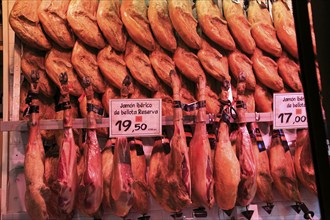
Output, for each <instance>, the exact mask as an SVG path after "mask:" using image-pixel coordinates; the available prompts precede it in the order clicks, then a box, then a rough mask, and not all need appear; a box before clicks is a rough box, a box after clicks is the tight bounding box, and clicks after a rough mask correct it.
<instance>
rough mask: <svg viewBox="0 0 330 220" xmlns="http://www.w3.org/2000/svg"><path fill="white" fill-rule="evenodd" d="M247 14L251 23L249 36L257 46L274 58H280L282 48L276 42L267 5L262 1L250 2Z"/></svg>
mask: <svg viewBox="0 0 330 220" xmlns="http://www.w3.org/2000/svg"><path fill="white" fill-rule="evenodd" d="M247 14H248V20H249V22H250V23H251V34H252V37H253V38H254V40H255V42H256V44H257V46H258V47H259V48H260V49H262V50H263V51H265V52H267V53H269V54H271V55H273V56H275V57H279V56H281V53H282V47H281V44H280V42H279V41H278V40H277V36H276V31H275V28H274V26H273V21H272V19H271V17H270V13H269V11H268V9H267V5H266V4H265V3H264V2H263V1H257V0H250V1H249V7H248V10H247Z"/></svg>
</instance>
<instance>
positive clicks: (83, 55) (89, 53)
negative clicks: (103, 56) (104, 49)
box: [71, 40, 105, 93]
mask: <svg viewBox="0 0 330 220" xmlns="http://www.w3.org/2000/svg"><path fill="white" fill-rule="evenodd" d="M71 62H72V65H73V67H74V69H75V70H76V72H77V74H78V76H80V78H83V77H85V76H88V77H89V78H90V80H91V83H92V85H93V90H95V91H96V92H98V93H104V91H105V82H104V79H103V77H102V75H101V72H100V70H99V68H98V64H97V53H96V51H95V50H93V49H92V48H90V47H89V46H87V45H86V44H84V43H83V42H82V41H81V40H77V41H76V43H75V45H74V47H73V49H72V56H71Z"/></svg>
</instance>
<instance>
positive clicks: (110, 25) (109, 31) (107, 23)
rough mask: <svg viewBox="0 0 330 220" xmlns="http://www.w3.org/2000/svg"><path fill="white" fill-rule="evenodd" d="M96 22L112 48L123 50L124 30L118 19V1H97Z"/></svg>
mask: <svg viewBox="0 0 330 220" xmlns="http://www.w3.org/2000/svg"><path fill="white" fill-rule="evenodd" d="M97 24H98V25H99V27H100V29H101V31H102V33H103V35H104V37H105V38H106V39H107V41H108V43H109V44H110V45H111V47H113V48H114V49H116V50H118V51H121V52H123V51H124V50H125V45H126V40H127V36H126V32H125V31H124V24H123V22H122V21H121V19H120V1H119V0H109V1H99V6H98V8H97Z"/></svg>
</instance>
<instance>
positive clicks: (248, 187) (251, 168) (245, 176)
mask: <svg viewBox="0 0 330 220" xmlns="http://www.w3.org/2000/svg"><path fill="white" fill-rule="evenodd" d="M245 87H246V83H245V74H244V73H242V74H240V77H239V82H238V84H237V101H236V110H237V115H238V120H239V124H238V130H237V140H236V154H237V157H238V160H239V163H240V165H241V181H240V183H239V185H238V194H237V203H238V204H239V205H240V206H247V205H249V204H250V203H251V202H252V200H253V199H254V196H255V194H256V192H257V163H256V160H255V158H254V152H253V146H252V143H251V139H250V135H249V132H248V130H247V127H246V123H245V122H244V121H245V113H246V102H245V101H244V94H245Z"/></svg>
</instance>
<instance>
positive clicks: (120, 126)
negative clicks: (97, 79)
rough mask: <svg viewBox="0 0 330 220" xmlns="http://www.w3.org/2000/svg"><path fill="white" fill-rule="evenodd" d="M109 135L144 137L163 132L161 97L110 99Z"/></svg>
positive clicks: (158, 134)
mask: <svg viewBox="0 0 330 220" xmlns="http://www.w3.org/2000/svg"><path fill="white" fill-rule="evenodd" d="M109 120H110V126H109V136H110V137H122V136H124V137H143V136H160V135H161V134H162V100H161V99H110V100H109Z"/></svg>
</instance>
